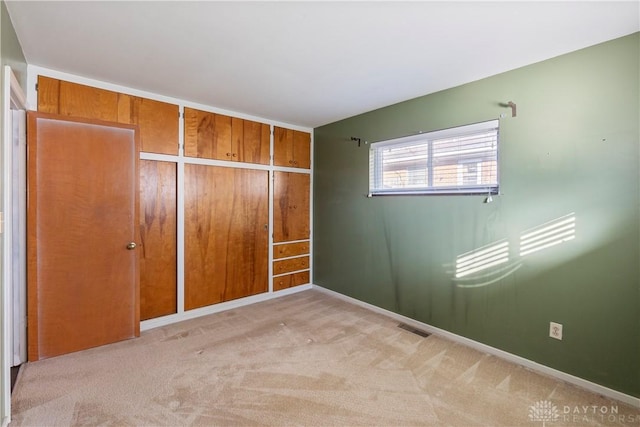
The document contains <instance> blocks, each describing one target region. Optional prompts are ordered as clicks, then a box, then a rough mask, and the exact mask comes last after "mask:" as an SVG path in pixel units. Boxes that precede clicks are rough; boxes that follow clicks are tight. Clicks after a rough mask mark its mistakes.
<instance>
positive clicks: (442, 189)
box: [369, 119, 500, 197]
mask: <svg viewBox="0 0 640 427" xmlns="http://www.w3.org/2000/svg"><path fill="white" fill-rule="evenodd" d="M492 131H495V135H496V136H495V138H496V139H495V140H496V147H495V162H496V180H495V183H490V184H473V185H464V184H458V185H448V186H434V185H433V184H432V185H428V184H427V185H426V186H422V187H414V188H406V187H405V188H379V187H381V182H382V179H383V174H384V169H383V165H382V161H383V158H382V156H381V155H380V153H381V151H382V150H381V149H384V148H388V147H395V148H402V147H409V146H416V147H418V146H420V145H423V144H427V153H428V154H427V158H426V161H427V173H428V176H427V182H431V183H433V174H434V167H433V162H434V160H433V159H434V156H433V145H434V144H433V142H434V141H438V140H442V139H448V138H456V137H465V136H469V135H473V134H480V133H484V132H492ZM369 147H370V148H369V197H372V196H390V195H478V194H484V195H486V194H498V193H499V191H500V120H498V119H494V120H488V121H484V122H478V123H472V124H468V125H462V126H456V127H452V128H447V129H441V130H436V131H431V132H420V133H418V134H414V135H409V136H403V137H399V138H393V139H388V140H382V141H378V142H374V143H371V144H370V146H369ZM491 152H492V153H493V150H491ZM458 156H459V155H458ZM464 163H473V162H472V161H459V162H458V163H457V164H458V165H462V164H464ZM478 163H479V162H476V164H478ZM480 166H481V165H480ZM480 174H481V168H478V170H477V176H478V177H479V176H481V175H480ZM376 184H377V186H376Z"/></svg>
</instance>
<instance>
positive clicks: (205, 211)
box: [184, 164, 269, 310]
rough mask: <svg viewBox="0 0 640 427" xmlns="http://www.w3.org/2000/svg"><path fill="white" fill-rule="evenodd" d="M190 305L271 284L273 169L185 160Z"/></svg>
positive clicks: (226, 298) (236, 295)
mask: <svg viewBox="0 0 640 427" xmlns="http://www.w3.org/2000/svg"><path fill="white" fill-rule="evenodd" d="M184 200H185V202H184V203H185V232H184V234H185V309H187V310H190V309H194V308H198V307H204V306H207V305H211V304H215V303H218V302H222V301H229V300H232V299H236V298H241V297H246V296H249V295H254V294H258V293H262V292H267V290H268V286H269V284H268V247H269V231H268V228H269V227H268V224H269V173H268V172H267V171H265V170H252V169H240V168H228V167H219V166H204V165H193V164H186V165H185V195H184Z"/></svg>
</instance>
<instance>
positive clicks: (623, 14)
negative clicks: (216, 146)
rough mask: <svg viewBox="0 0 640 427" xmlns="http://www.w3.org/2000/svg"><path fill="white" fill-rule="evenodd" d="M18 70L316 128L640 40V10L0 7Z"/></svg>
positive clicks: (430, 5) (394, 5)
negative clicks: (19, 54) (22, 60)
mask: <svg viewBox="0 0 640 427" xmlns="http://www.w3.org/2000/svg"><path fill="white" fill-rule="evenodd" d="M6 3H7V8H8V10H9V14H10V16H11V20H12V21H13V24H14V26H15V28H16V32H17V34H18V38H19V40H20V43H21V44H22V48H23V50H24V53H25V57H26V59H27V62H28V63H30V64H33V65H38V66H42V67H47V68H52V69H55V70H59V71H64V72H68V73H73V74H77V75H81V76H84V77H89V78H93V79H98V80H102V81H107V82H112V83H116V84H119V85H123V86H128V87H132V88H136V89H140V90H145V91H149V92H153V93H157V94H161V95H166V96H171V97H176V98H180V99H184V100H189V101H193V102H198V103H202V104H207V105H211V106H215V107H219V108H223V109H228V110H232V111H237V112H241V113H245V114H250V115H254V116H258V117H263V118H266V119H272V120H277V121H282V122H286V123H291V124H296V125H300V126H309V127H316V126H319V125H322V124H326V123H330V122H333V121H336V120H339V119H343V118H346V117H350V116H353V115H356V114H359V113H363V112H366V111H370V110H373V109H376V108H379V107H383V106H386V105H390V104H393V103H396V102H400V101H404V100H407V99H411V98H415V97H418V96H421V95H426V94H428V93H433V92H436V91H439V90H442V89H446V88H450V87H454V86H457V85H460V84H464V83H468V82H471V81H474V80H478V79H481V78H483V77H487V76H491V75H494V74H497V73H500V72H504V71H507V70H511V69H514V68H518V67H521V66H524V65H527V64H531V63H534V62H538V61H541V60H544V59H548V58H551V57H554V56H558V55H561V54H563V53H566V52H570V51H574V50H577V49H581V48H583V47H587V46H591V45H594V44H597V43H600V42H603V41H606V40H610V39H614V38H617V37H621V36H624V35H627V34H631V33H633V32H636V31H639V30H640V2H639V1H638V0H636V1H626V2H610V1H604V2H596V1H573V2H482V1H473V2H393V1H389V2H382V1H380V2H268V1H265V2H204V1H199V2H186V1H173V2H168V1H143V2H128V1H110V2H93V1H72V2H58V1H45V2H39V1H7V2H6Z"/></svg>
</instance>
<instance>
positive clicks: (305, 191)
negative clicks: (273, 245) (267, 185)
mask: <svg viewBox="0 0 640 427" xmlns="http://www.w3.org/2000/svg"><path fill="white" fill-rule="evenodd" d="M310 182H311V179H310V176H309V174H303V173H291V172H277V171H276V172H274V203H273V241H274V242H287V241H291V240H304V239H308V238H309V235H310V222H309V193H310Z"/></svg>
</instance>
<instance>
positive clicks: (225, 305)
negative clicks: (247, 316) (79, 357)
mask: <svg viewBox="0 0 640 427" xmlns="http://www.w3.org/2000/svg"><path fill="white" fill-rule="evenodd" d="M311 287H312V286H311V285H310V284H307V285H301V286H294V287H293V288H287V289H283V290H281V291H276V292H265V293H263V294H258V295H253V296H250V297H246V298H241V299H236V300H233V301H227V302H221V303H218V304H214V305H210V306H207V307H202V308H196V309H195V310H189V311H185V312H183V313H176V314H170V315H168V316H162V317H157V318H155V319H149V320H143V321H142V322H140V331H148V330H149V329H153V328H158V327H160V326H166V325H171V324H172V323H178V322H182V321H183V320H189V319H195V318H196V317H202V316H207V315H209V314H214V313H220V312H221V311H226V310H232V309H234V308H238V307H243V306H245V305H250V304H255V303H257V302H262V301H268V300H270V299H274V298H279V297H282V296H285V295H290V294H295V293H297V292H302V291H306V290H308V289H311Z"/></svg>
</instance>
